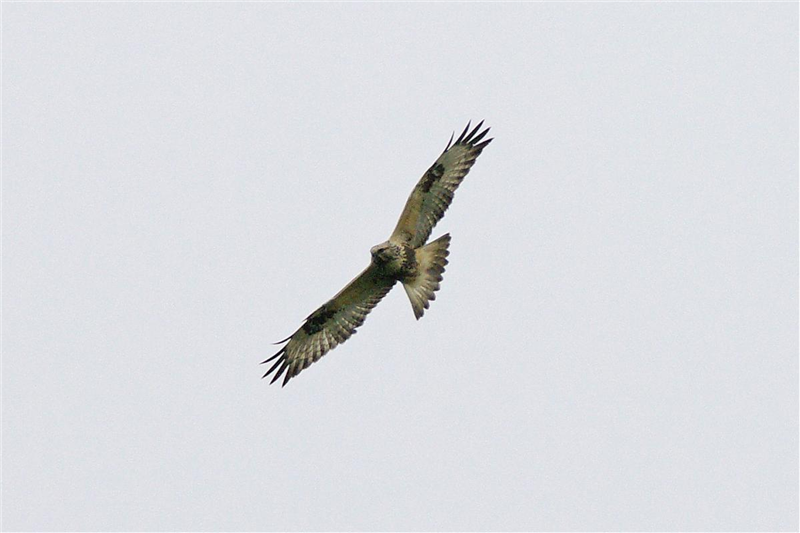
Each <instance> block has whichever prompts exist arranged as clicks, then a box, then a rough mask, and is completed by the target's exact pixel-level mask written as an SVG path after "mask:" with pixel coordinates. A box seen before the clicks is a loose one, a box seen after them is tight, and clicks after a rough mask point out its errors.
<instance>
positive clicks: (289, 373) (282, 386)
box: [281, 371, 294, 388]
mask: <svg viewBox="0 0 800 533" xmlns="http://www.w3.org/2000/svg"><path fill="white" fill-rule="evenodd" d="M292 377H294V374H292V372H291V371H288V372H286V377H285V378H284V379H283V384H281V388H284V387H285V386H286V384H287V383H289V380H290V379H292Z"/></svg>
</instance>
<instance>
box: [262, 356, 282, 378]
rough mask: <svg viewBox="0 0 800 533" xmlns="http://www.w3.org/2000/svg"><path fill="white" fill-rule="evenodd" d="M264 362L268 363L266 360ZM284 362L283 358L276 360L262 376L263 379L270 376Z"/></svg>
mask: <svg viewBox="0 0 800 533" xmlns="http://www.w3.org/2000/svg"><path fill="white" fill-rule="evenodd" d="M264 362H265V363H266V361H264ZM283 362H284V360H283V359H278V360H277V361H275V364H274V365H272V368H270V369H269V370H267V371H266V373H265V374H264V375H263V376H261V379H264V378H265V377H267V376H269V375H270V374H271V373H272V372H273V371H274V370H275V369H276V368H278V366H280V365H281V364H283Z"/></svg>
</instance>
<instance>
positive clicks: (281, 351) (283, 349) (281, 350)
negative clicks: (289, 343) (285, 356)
mask: <svg viewBox="0 0 800 533" xmlns="http://www.w3.org/2000/svg"><path fill="white" fill-rule="evenodd" d="M284 352H286V346H284V347H283V348H281V349H280V350H278V353H276V354H275V355H273V356H272V357H270V358H269V359H264V360H263V361H261V363H259V364H262V365H263V364H264V363H269V362H270V361H272V360H273V359H275V358H276V357H278V356H279V355H281V354H282V353H284ZM270 372H271V371H270ZM268 373H269V372H268Z"/></svg>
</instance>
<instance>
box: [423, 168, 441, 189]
mask: <svg viewBox="0 0 800 533" xmlns="http://www.w3.org/2000/svg"><path fill="white" fill-rule="evenodd" d="M443 175H444V165H443V164H441V163H438V164H436V165H433V166H432V167H431V168H429V169H428V172H426V173H425V177H424V178H423V180H422V183H421V184H420V185H421V186H422V192H428V191H430V190H431V187H432V186H433V184H434V183H435V182H436V181H437V180H438V179H439V178H441V177H442V176H443Z"/></svg>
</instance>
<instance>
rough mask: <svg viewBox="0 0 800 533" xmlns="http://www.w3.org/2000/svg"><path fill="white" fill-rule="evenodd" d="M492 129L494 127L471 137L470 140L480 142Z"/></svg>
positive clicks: (473, 142)
mask: <svg viewBox="0 0 800 533" xmlns="http://www.w3.org/2000/svg"><path fill="white" fill-rule="evenodd" d="M490 129H492V128H486V129H485V130H483V131H482V132H481V133H480V134H479V135H478V136H477V137H475V138H474V139H471V140H470V142H471V143H472V144H476V143H479V142H480V141H481V139H483V138H484V137H485V136H486V134H487V133H489V130H490Z"/></svg>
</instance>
